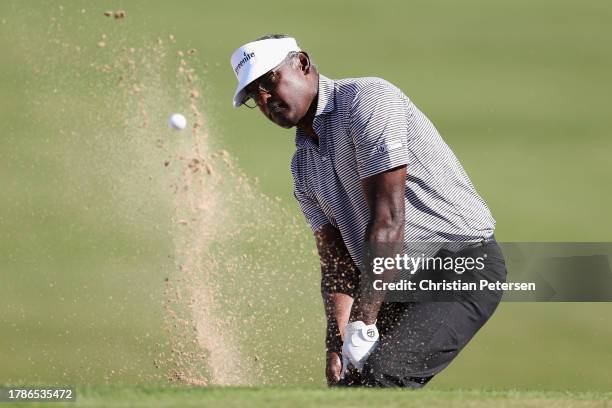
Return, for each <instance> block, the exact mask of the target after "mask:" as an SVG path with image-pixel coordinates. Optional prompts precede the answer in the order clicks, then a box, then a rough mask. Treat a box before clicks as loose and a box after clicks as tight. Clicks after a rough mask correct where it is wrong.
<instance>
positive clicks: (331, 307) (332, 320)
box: [323, 293, 353, 353]
mask: <svg viewBox="0 0 612 408" xmlns="http://www.w3.org/2000/svg"><path fill="white" fill-rule="evenodd" d="M323 303H324V304H325V314H326V315H327V334H326V336H325V348H326V350H327V351H333V352H336V353H340V351H341V350H342V330H343V329H344V326H346V325H347V324H348V321H349V316H350V314H351V308H352V307H353V298H352V297H350V296H349V295H346V294H343V293H329V294H323Z"/></svg>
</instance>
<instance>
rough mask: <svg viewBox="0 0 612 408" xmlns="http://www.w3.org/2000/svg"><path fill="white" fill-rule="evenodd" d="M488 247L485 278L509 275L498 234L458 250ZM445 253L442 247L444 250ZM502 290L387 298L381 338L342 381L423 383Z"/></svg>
mask: <svg viewBox="0 0 612 408" xmlns="http://www.w3.org/2000/svg"><path fill="white" fill-rule="evenodd" d="M485 253H486V257H485V262H484V264H485V267H484V269H482V270H481V271H479V274H480V275H481V276H480V277H479V279H480V278H481V279H487V280H489V281H492V282H494V281H500V282H505V281H506V266H505V262H504V258H503V254H502V252H501V249H500V248H499V246H498V244H497V243H496V242H495V241H494V240H493V241H491V242H488V243H486V244H484V245H480V246H478V247H472V248H467V249H464V250H461V251H459V252H455V253H454V254H453V256H462V257H474V258H476V257H480V256H482V255H484V254H485ZM438 255H440V253H439V254H438ZM502 294H503V293H502V291H497V290H483V291H477V292H474V293H473V294H472V295H471V296H469V297H467V298H463V299H461V300H457V301H451V302H404V303H399V302H396V303H383V305H382V307H381V310H380V312H379V314H378V321H377V327H378V329H379V332H380V340H379V343H378V345H377V347H376V349H375V350H374V351H373V352H372V354H371V355H370V357H369V358H368V360H367V361H366V364H365V365H364V368H363V370H362V372H361V373H358V372H357V371H351V372H350V373H349V374H348V375H347V376H346V377H345V378H344V379H343V380H341V381H340V383H339V384H338V385H339V386H365V387H409V388H421V387H423V386H424V385H425V384H427V383H428V382H429V381H430V380H431V379H432V378H433V377H434V376H435V375H436V374H438V373H439V372H440V371H442V370H443V369H444V368H446V367H447V366H448V365H449V364H450V363H451V362H452V361H453V359H454V358H455V357H456V356H457V355H458V354H459V352H460V351H461V350H462V349H463V348H464V347H465V345H466V344H467V343H468V342H469V341H470V340H471V339H472V337H473V336H474V335H475V334H476V332H477V331H478V330H479V329H480V328H481V327H482V326H483V325H484V324H485V323H486V321H487V320H489V318H490V317H491V315H492V314H493V312H494V311H495V309H496V308H497V305H498V304H499V302H500V300H501V297H502Z"/></svg>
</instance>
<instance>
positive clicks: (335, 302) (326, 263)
mask: <svg viewBox="0 0 612 408" xmlns="http://www.w3.org/2000/svg"><path fill="white" fill-rule="evenodd" d="M315 238H316V242H317V249H318V251H319V256H320V261H321V295H322V297H323V305H324V307H325V315H326V318H327V335H326V341H325V343H326V347H327V350H328V351H335V352H340V350H341V349H342V330H343V329H344V326H346V324H347V323H348V321H349V317H350V313H351V309H352V307H353V301H354V298H355V296H356V292H357V290H358V287H359V269H358V268H357V267H356V266H355V264H354V262H353V260H352V259H351V257H350V255H349V252H348V250H347V249H346V246H345V245H344V241H343V240H342V236H341V235H340V232H339V231H338V230H337V229H336V228H335V227H333V226H332V225H329V224H327V225H325V226H323V227H321V229H319V230H318V231H317V232H316V233H315Z"/></svg>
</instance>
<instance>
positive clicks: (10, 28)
mask: <svg viewBox="0 0 612 408" xmlns="http://www.w3.org/2000/svg"><path fill="white" fill-rule="evenodd" d="M60 5H61V6H62V9H61V10H60ZM119 8H123V9H125V10H126V12H127V17H126V19H125V21H122V22H120V23H119V24H122V26H118V25H117V24H118V22H116V21H113V20H112V19H105V18H104V17H103V16H102V12H103V11H105V10H107V9H119ZM83 10H85V11H84V12H83ZM52 16H55V17H57V19H58V20H59V21H61V22H62V24H63V25H62V29H61V30H62V35H63V36H65V37H66V38H71V39H72V40H73V41H76V42H78V43H82V44H83V45H84V46H85V45H87V46H89V47H93V46H94V44H95V42H96V41H97V39H98V38H99V36H100V35H101V34H102V33H109V35H110V34H111V33H112V34H113V35H114V36H115V38H119V37H121V38H124V39H125V41H127V43H130V41H132V42H133V43H134V44H138V43H139V42H142V41H151V39H153V40H154V39H155V38H157V37H163V38H166V37H167V36H168V35H169V34H173V35H174V36H175V37H176V39H177V47H181V48H182V49H188V48H191V47H195V48H197V50H198V58H199V61H200V62H201V63H200V64H199V65H196V69H197V72H198V74H199V75H201V76H202V78H203V81H204V89H205V94H204V95H203V100H204V101H205V105H206V106H205V109H206V114H207V119H208V123H207V125H208V126H209V127H210V129H211V133H212V134H213V135H214V139H215V143H217V144H218V145H219V146H221V147H224V148H226V149H227V150H228V151H229V152H230V153H231V154H232V155H233V156H235V157H236V158H237V161H238V164H239V166H240V167H241V168H242V169H244V171H245V172H246V173H247V174H249V175H250V176H253V177H257V178H258V179H259V180H260V188H261V190H262V191H263V192H264V193H265V194H267V195H269V196H278V197H280V199H281V200H282V201H281V202H282V205H283V206H284V207H286V208H288V209H289V211H292V212H296V213H297V211H298V209H297V206H296V204H295V203H294V202H293V200H292V196H291V180H290V173H289V169H288V164H289V160H290V157H291V152H292V148H293V132H291V131H285V130H283V129H280V128H277V127H275V126H274V125H273V124H271V123H268V122H267V121H266V120H265V119H264V118H263V117H261V115H259V114H258V113H257V112H255V111H246V110H244V109H233V108H232V107H231V96H232V93H233V89H234V87H235V83H234V81H235V79H234V77H233V73H232V71H231V69H230V67H229V63H228V60H229V56H230V55H231V53H232V52H233V51H234V49H235V48H236V47H237V46H239V45H241V44H242V43H244V42H245V41H248V40H251V39H254V38H256V37H258V36H260V35H263V34H266V33H270V32H281V33H289V34H292V35H294V36H295V37H296V38H298V41H299V43H300V45H301V46H302V47H303V48H304V49H305V50H307V51H309V53H310V54H311V55H312V56H313V58H314V60H315V62H316V63H317V64H318V67H319V69H320V71H321V72H322V73H323V74H325V75H327V76H329V77H332V78H340V77H350V76H366V75H370V76H380V77H383V78H385V79H387V80H389V81H391V82H393V83H394V84H396V85H397V86H399V87H400V88H401V89H402V90H404V92H405V93H406V94H407V95H408V96H409V97H410V98H411V99H412V100H413V101H414V102H415V103H416V104H417V105H418V106H419V107H420V108H421V109H422V110H423V111H424V112H425V113H426V114H427V115H428V116H429V117H430V118H431V119H432V121H433V122H434V123H435V124H436V126H437V127H438V129H439V130H440V132H441V133H442V135H443V136H444V138H445V140H446V141H447V142H448V144H449V145H450V146H451V147H452V149H453V150H454V151H455V153H456V154H457V156H458V157H459V159H460V160H461V162H462V164H463V166H464V167H465V169H466V170H467V172H468V174H469V175H470V177H471V179H472V181H473V183H474V184H475V185H476V187H477V189H478V191H479V192H480V193H481V195H482V196H483V197H484V198H485V199H486V201H487V203H488V204H489V206H490V208H491V209H492V211H493V214H494V216H495V218H496V220H497V223H498V224H497V225H498V227H497V230H496V236H497V237H498V239H499V240H502V241H570V242H571V241H610V240H611V239H612V217H610V215H609V209H610V208H611V207H612V192H611V189H610V186H611V185H612V170H611V167H610V151H611V148H612V141H611V139H610V125H611V124H612V123H611V122H612V117H611V116H610V113H609V110H610V109H609V106H610V104H609V102H608V98H609V95H610V94H611V91H612V86H611V84H612V82H611V81H610V77H609V73H610V72H612V54H610V52H609V41H610V38H612V28H611V26H610V23H609V22H610V20H611V19H612V4H611V3H610V2H607V1H603V0H602V1H593V0H587V1H582V2H576V1H550V0H541V1H535V2H534V1H524V0H519V1H484V0H468V1H463V2H456V1H451V0H444V1H425V0H419V1H388V2H384V3H376V2H364V1H353V2H348V1H336V2H322V1H313V2H310V3H303V2H291V1H287V2H267V3H265V4H264V3H256V2H242V1H234V2H206V1H181V2H145V1H129V2H127V1H125V2H120V1H108V2H105V3H99V2H93V1H89V2H87V1H62V2H42V1H29V2H17V1H3V2H1V3H0V20H1V22H0V123H1V124H2V127H1V129H2V130H1V131H0V187H1V193H0V299H2V308H1V309H0V383H51V382H52V383H67V384H100V383H111V384H115V383H117V384H123V383H151V382H156V381H161V382H163V376H160V375H159V374H158V372H157V370H156V369H155V368H154V367H153V364H152V360H153V359H154V358H155V356H156V355H157V353H158V352H159V347H158V346H157V345H156V344H159V343H163V342H164V340H165V336H166V335H165V334H164V333H163V331H162V330H161V326H162V318H163V309H162V302H163V279H164V277H165V276H167V274H168V271H169V270H172V269H173V268H174V264H173V262H172V260H171V254H172V251H173V246H172V242H171V239H172V237H171V235H170V234H169V233H167V232H164V231H167V229H168V225H169V223H170V221H169V219H168V214H169V212H168V202H167V201H168V199H169V197H167V196H156V195H155V194H149V192H150V191H161V190H160V189H153V190H150V185H148V184H147V182H144V181H142V180H146V175H147V174H153V175H155V176H157V175H159V174H160V173H161V169H160V168H159V167H160V166H159V164H160V163H159V161H157V158H155V160H153V159H152V157H153V156H149V155H147V152H148V150H147V145H146V144H144V143H142V144H139V143H141V142H138V141H135V140H133V139H130V135H126V134H123V133H121V132H122V130H121V126H120V125H117V124H114V122H113V120H114V119H113V117H112V115H110V111H109V110H108V109H107V107H106V106H102V105H100V104H99V100H97V99H96V98H95V93H96V87H95V86H93V87H92V86H91V84H92V82H93V83H95V81H96V80H97V79H98V78H97V77H96V76H95V74H91V73H90V74H88V73H87V70H86V69H85V68H86V66H87V61H82V65H78V64H76V65H75V64H74V59H72V60H70V61H69V62H70V63H66V64H62V63H61V61H62V60H61V59H58V58H53V56H52V55H50V56H48V57H47V59H42V60H40V56H41V55H44V52H43V53H41V50H43V51H44V47H45V43H44V40H45V39H46V38H48V36H49V32H48V27H49V24H50V20H49V19H50V17H52ZM66 52H69V51H66ZM204 63H206V64H207V66H206V67H205V66H204ZM49 64H51V65H49ZM54 64H55V65H54ZM34 66H37V67H42V69H43V74H42V75H41V74H35V73H34V71H33V67H34ZM160 70H162V67H160ZM77 73H80V75H79V74H77ZM162 79H165V80H167V81H172V80H173V77H172V76H170V75H168V76H166V77H162ZM57 84H63V85H62V86H61V87H59V88H58V85H57ZM66 84H71V86H65V85H66ZM162 100H163V99H162ZM174 110H177V107H176V106H165V107H160V108H159V111H160V112H167V113H169V112H172V111H174ZM96 115H102V117H103V118H105V120H107V121H108V123H109V129H110V130H109V132H111V133H112V135H113V136H112V142H113V144H112V148H108V146H109V144H106V143H105V141H104V137H103V135H102V136H100V135H94V133H95V132H96V131H97V130H96V129H88V128H82V127H80V126H79V125H80V124H81V123H88V122H87V120H88V118H92V117H94V116H96ZM165 118H166V116H165V113H164V114H161V115H160V117H159V118H155V120H159V121H161V122H163V121H165ZM117 135H122V136H123V137H125V138H126V143H127V144H129V146H130V147H131V148H132V149H133V150H134V151H136V152H137V153H138V155H134V154H132V155H131V156H127V157H126V156H125V155H122V154H121V151H120V148H119V147H118V146H120V144H119V143H117V141H118V140H120V138H119V136H117ZM94 136H95V137H94ZM94 139H95V140H94ZM84 158H86V159H87V160H85V159H84ZM95 158H98V160H95ZM90 159H94V160H91V161H88V160H90ZM134 159H139V160H134ZM105 163H112V164H113V165H114V166H116V167H117V168H118V169H119V170H125V172H124V174H125V175H124V176H123V178H122V179H120V180H119V182H117V181H118V179H117V178H116V173H114V172H113V173H112V176H113V177H115V178H114V179H110V180H109V174H110V173H111V171H110V170H105V168H104V164H105ZM105 171H108V172H109V174H107V173H105ZM159 180H161V178H160V179H157V178H156V179H155V180H154V181H153V182H154V183H160V184H161V183H162V181H159ZM304 242H305V243H306V245H307V248H308V252H307V255H306V256H308V257H310V258H309V259H311V265H312V270H306V271H288V273H290V274H291V278H292V279H295V280H297V282H298V283H299V285H301V286H302V288H303V294H301V295H299V296H297V300H296V299H295V297H296V296H290V295H287V302H293V304H297V305H299V307H300V311H301V312H300V317H304V318H305V319H306V322H305V324H304V325H303V326H301V327H302V328H306V329H309V331H308V333H311V335H310V336H304V338H303V342H302V343H301V344H298V345H294V347H293V350H294V352H293V353H292V354H290V355H284V356H283V359H284V360H285V361H288V363H287V364H286V365H285V366H283V368H282V373H281V374H282V375H283V377H282V379H280V378H274V377H273V376H271V377H270V378H268V381H269V382H270V383H275V382H276V381H277V380H278V382H279V383H288V384H295V385H304V384H313V383H314V384H316V385H322V384H323V375H322V374H323V358H322V353H323V351H322V339H323V331H324V328H323V326H322V320H321V313H322V310H321V305H320V300H319V298H318V271H317V263H316V258H315V257H314V256H312V253H311V249H312V243H311V238H310V237H309V236H308V232H307V229H306V228H305V227H304ZM278 284H279V290H282V289H283V280H282V279H281V280H278ZM280 299H281V300H280V304H279V305H278V307H283V304H282V299H283V298H282V297H280ZM291 317H292V315H289V317H288V319H291ZM297 318H298V317H296V319H297ZM283 341H284V338H283V335H282V333H278V336H277V337H274V338H273V339H272V340H271V341H270V349H272V350H273V349H274V348H275V347H276V346H279V347H280V345H281V344H282V343H283ZM275 342H277V343H275ZM610 344H612V305H610V304H607V303H593V304H574V303H567V304H560V303H553V304H544V303H538V304H536V303H523V304H509V303H506V304H502V305H501V306H500V308H499V310H498V312H497V314H496V316H495V317H494V319H493V320H492V321H491V322H489V323H488V324H487V326H486V327H485V328H484V329H483V330H482V331H481V332H480V334H479V335H478V336H477V337H476V338H475V339H474V341H473V342H471V343H470V345H469V346H468V347H467V348H466V350H465V351H464V352H463V353H462V354H461V355H460V356H459V357H458V358H457V360H456V361H455V362H454V363H453V364H452V365H451V366H450V367H449V368H448V369H447V370H446V371H445V372H444V373H443V374H441V375H439V376H438V377H437V378H435V379H434V380H433V381H432V383H431V388H470V387H477V388H481V387H484V388H517V389H524V390H526V389H537V390H598V391H609V390H610V389H611V388H612V372H611V371H610V366H611V364H612V351H611V349H610Z"/></svg>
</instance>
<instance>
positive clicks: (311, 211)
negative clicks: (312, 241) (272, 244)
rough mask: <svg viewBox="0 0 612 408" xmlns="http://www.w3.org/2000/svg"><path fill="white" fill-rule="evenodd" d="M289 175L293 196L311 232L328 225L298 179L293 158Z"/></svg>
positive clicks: (316, 203)
mask: <svg viewBox="0 0 612 408" xmlns="http://www.w3.org/2000/svg"><path fill="white" fill-rule="evenodd" d="M291 173H292V175H293V196H294V197H295V199H296V200H297V202H298V204H299V206H300V209H301V210H302V213H303V214H304V217H305V218H306V222H308V224H309V225H310V228H311V229H312V231H313V232H315V231H316V230H318V229H319V228H321V227H322V226H323V225H325V224H330V222H329V219H328V218H327V216H326V215H325V213H324V212H323V210H322V209H321V206H320V205H319V203H318V202H317V200H316V198H315V197H314V196H313V195H312V194H309V193H308V192H307V191H306V189H305V188H304V186H303V185H302V183H301V182H300V180H299V177H298V164H297V160H296V159H295V158H294V159H293V161H292V163H291Z"/></svg>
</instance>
